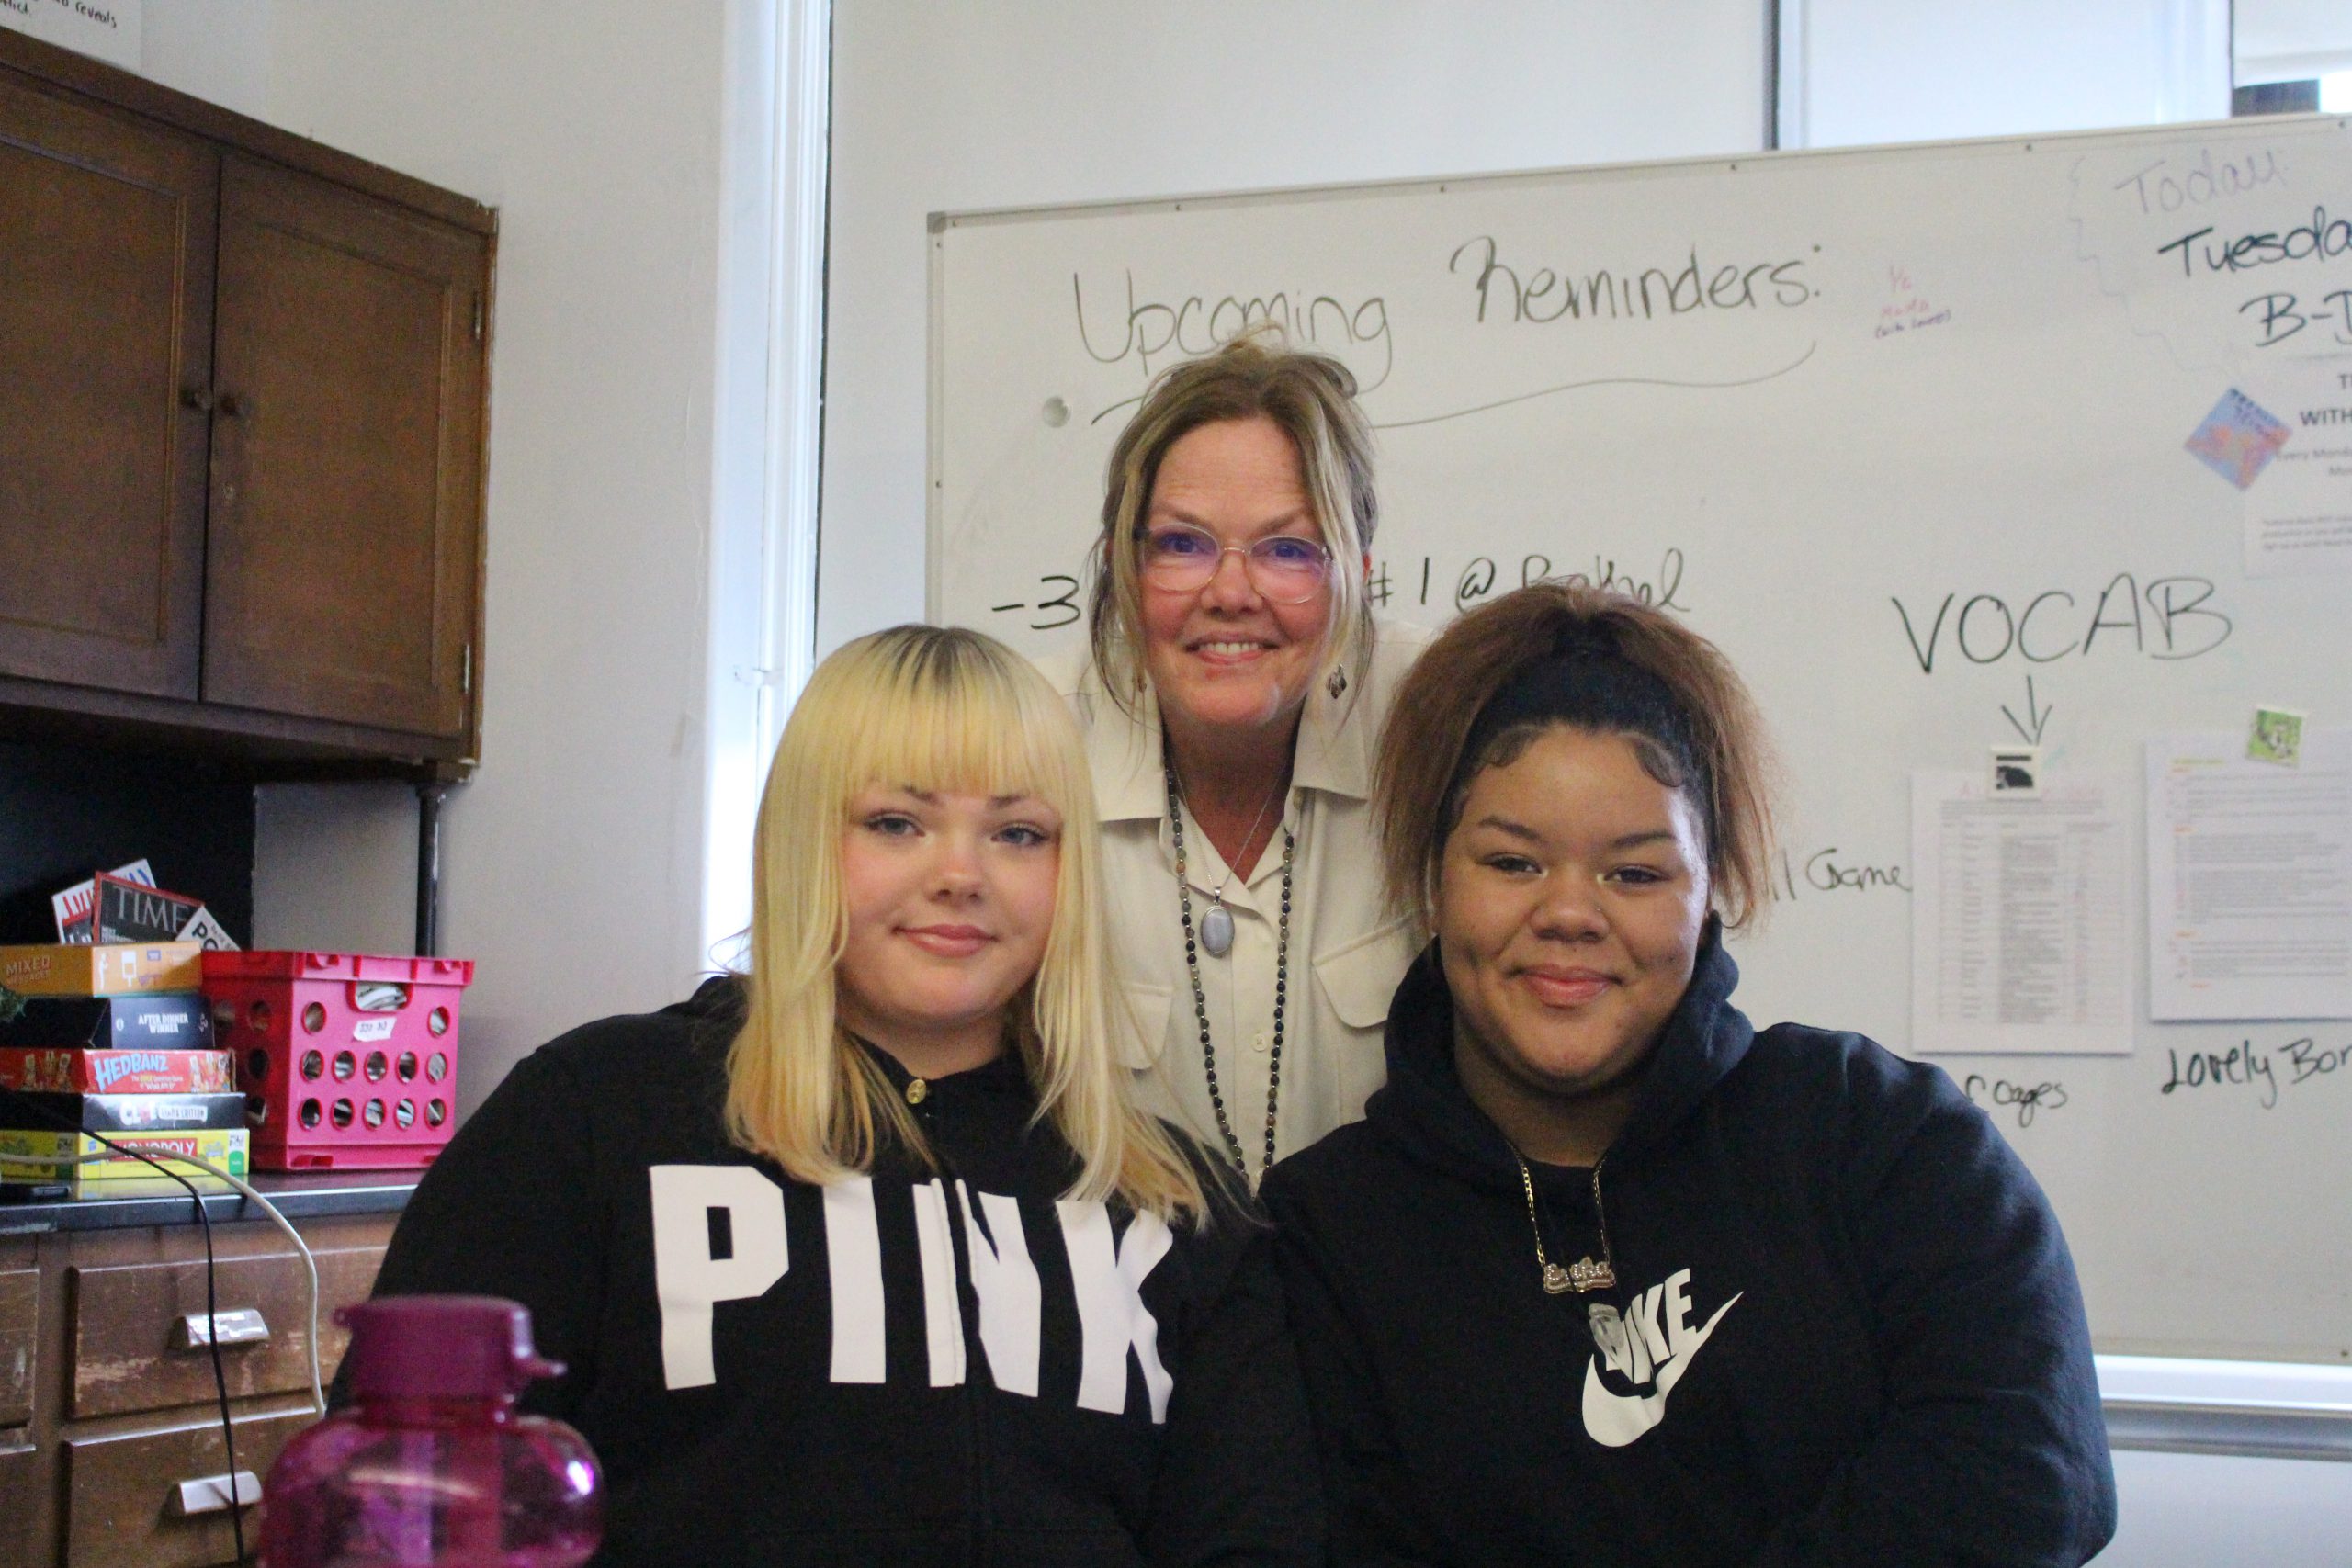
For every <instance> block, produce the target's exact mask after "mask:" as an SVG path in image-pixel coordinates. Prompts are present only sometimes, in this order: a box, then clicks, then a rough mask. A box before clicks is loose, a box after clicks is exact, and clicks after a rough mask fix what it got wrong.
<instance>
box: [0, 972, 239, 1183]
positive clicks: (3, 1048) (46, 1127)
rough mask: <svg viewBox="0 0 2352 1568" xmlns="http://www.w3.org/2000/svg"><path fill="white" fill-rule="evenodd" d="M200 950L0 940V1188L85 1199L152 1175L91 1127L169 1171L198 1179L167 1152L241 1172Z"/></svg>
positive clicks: (233, 1098)
mask: <svg viewBox="0 0 2352 1568" xmlns="http://www.w3.org/2000/svg"><path fill="white" fill-rule="evenodd" d="M203 953H204V948H203V946H202V944H200V943H198V942H148V943H97V944H81V943H66V944H59V945H54V946H39V947H0V1183H8V1184H12V1185H16V1186H18V1187H23V1186H27V1185H33V1186H38V1187H40V1188H41V1189H42V1190H44V1192H45V1193H47V1194H49V1195H54V1196H92V1197H96V1196H105V1195H107V1194H109V1193H112V1192H115V1191H118V1190H122V1185H121V1184H124V1183H129V1182H135V1181H148V1180H153V1179H158V1178H159V1176H160V1173H159V1172H158V1171H157V1170H156V1168H154V1167H153V1166H152V1165H150V1164H148V1163H147V1162H146V1161H145V1160H142V1159H138V1158H135V1157H132V1156H129V1155H126V1154H118V1153H115V1152H113V1151H111V1150H109V1149H107V1147H106V1145H105V1144H102V1143H100V1142H99V1141H98V1136H103V1137H104V1138H105V1139H106V1140H107V1142H109V1143H113V1144H117V1145H122V1146H123V1147H124V1148H127V1149H129V1148H135V1149H137V1150H138V1151H139V1152H140V1153H141V1154H144V1155H147V1156H150V1157H152V1158H155V1159H158V1160H161V1161H162V1162H163V1163H164V1167H165V1168H166V1169H168V1170H171V1171H173V1172H175V1173H176V1174H178V1175H182V1176H187V1177H190V1178H193V1179H202V1178H203V1172H202V1170H201V1168H199V1167H197V1166H193V1165H190V1164H187V1162H186V1160H184V1159H173V1158H171V1157H170V1156H174V1155H193V1156H196V1157H198V1158H199V1159H205V1160H209V1161H211V1162H212V1163H213V1164H215V1165H217V1166H219V1167H220V1168H221V1169H223V1170H226V1171H228V1172H230V1173H231V1174H232V1175H236V1176H243V1174H245V1170H246V1167H247V1165H248V1162H249V1159H250V1155H251V1145H250V1139H251V1134H250V1133H249V1132H248V1131H247V1129H246V1123H245V1097H244V1096H243V1094H242V1093H240V1092H238V1090H237V1088H236V1068H235V1063H234V1061H233V1060H232V1057H231V1055H230V1054H229V1053H228V1052H226V1051H222V1050H218V1049H215V1048H214V1042H213V1033H212V1020H211V1017H210V1015H209V1013H208V1012H207V1010H206V1008H205V1002H204V998H203V997H202V996H201V995H200V994H199V992H198V984H199V982H200V980H201V977H202V961H203V960H202V955H203ZM93 1134H96V1135H97V1136H94V1135H93ZM173 1186H174V1190H178V1189H177V1184H176V1183H175V1184H173ZM59 1189H62V1191H61V1190H59Z"/></svg>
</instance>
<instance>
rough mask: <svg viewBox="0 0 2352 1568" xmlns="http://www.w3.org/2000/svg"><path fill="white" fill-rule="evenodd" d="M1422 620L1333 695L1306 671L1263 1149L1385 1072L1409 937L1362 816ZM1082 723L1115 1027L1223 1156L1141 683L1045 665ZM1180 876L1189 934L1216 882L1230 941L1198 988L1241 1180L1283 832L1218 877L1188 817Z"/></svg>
mask: <svg viewBox="0 0 2352 1568" xmlns="http://www.w3.org/2000/svg"><path fill="white" fill-rule="evenodd" d="M1426 641H1427V637H1426V634H1424V633H1421V632H1419V631H1418V630H1417V629H1415V628H1412V627H1408V626H1382V627H1381V628H1380V632H1379V637H1378V640H1377V644H1376V650H1375V652H1374V656H1373V659H1372V661H1371V666H1370V669H1369V670H1368V671H1366V673H1365V675H1364V677H1363V679H1362V680H1361V681H1360V682H1358V683H1357V685H1358V688H1359V689H1353V690H1350V691H1348V692H1347V693H1345V694H1343V695H1342V696H1340V697H1337V698H1335V697H1333V696H1332V695H1331V694H1329V690H1328V689H1327V688H1326V687H1325V686H1323V685H1322V684H1321V683H1320V682H1318V683H1317V685H1316V687H1315V688H1314V691H1313V693H1312V694H1311V695H1310V696H1309V697H1308V698H1307V703H1306V713H1305V714H1304V715H1303V716H1301V719H1300V723H1299V731H1298V747H1297V751H1296V753H1295V758H1294V761H1293V764H1292V769H1291V787H1290V793H1289V795H1288V796H1287V798H1286V799H1285V800H1284V802H1283V827H1284V828H1285V829H1288V830H1289V831H1290V832H1291V833H1292V834H1293V835H1294V836H1295V839H1296V841H1297V847H1296V850H1295V855H1294V861H1293V866H1292V887H1291V916H1290V951H1289V959H1288V963H1287V965H1286V966H1285V971H1284V973H1283V976H1281V977H1282V979H1283V995H1284V998H1285V1004H1284V1006H1283V1042H1282V1074H1281V1086H1280V1092H1279V1093H1278V1094H1276V1095H1275V1096H1274V1097H1273V1100H1272V1104H1273V1108H1274V1112H1275V1123H1274V1134H1275V1136H1274V1147H1275V1156H1276V1157H1277V1158H1280V1157H1281V1156H1284V1155H1288V1154H1292V1153H1295V1151H1297V1150H1299V1149H1303V1148H1305V1147H1306V1146H1307V1145H1309V1144H1312V1143H1314V1142H1315V1141H1316V1140H1317V1139H1318V1138H1320V1137H1322V1136H1323V1134H1326V1133H1328V1132H1329V1131H1330V1130H1331V1129H1332V1128H1334V1127H1337V1126H1339V1125H1340V1123H1342V1122H1352V1121H1354V1120H1356V1119H1357V1118H1358V1117H1360V1116H1362V1115H1363V1102H1364V1100H1365V1099H1366V1098H1367V1097H1368V1096H1370V1095H1371V1093H1372V1091H1373V1090H1374V1089H1378V1088H1379V1087H1380V1085H1381V1084H1382V1082H1383V1081H1384V1080H1385V1078H1386V1077H1387V1069H1386V1064H1385V1057H1384V1055H1383V1047H1382V1032H1383V1025H1385V1023H1386V1021H1387V1019H1388V998H1389V996H1390V994H1391V993H1392V992H1394V991H1395V990H1396V988H1397V981H1399V980H1400V979H1402V978H1403V977H1404V974H1405V970H1406V969H1407V967H1408V966H1409V965H1410V964H1411V963H1412V961H1413V957H1414V955H1415V954H1416V953H1418V952H1419V948H1420V941H1419V934H1418V932H1417V931H1416V929H1415V925H1414V922H1413V921H1412V920H1411V919H1409V918H1405V919H1398V918H1394V917H1392V916H1390V915H1389V913H1388V912H1387V911H1386V910H1385V908H1383V906H1382V902H1381V894H1380V854H1379V848H1378V845H1377V843H1376V841H1375V839H1374V826H1373V816H1372V799H1371V795H1372V766H1373V750H1374V743H1375V741H1376V740H1377V739H1378V736H1379V727H1380V721H1381V719H1382V718H1383V717H1385V716H1386V714H1387V711H1388V703H1389V700H1390V698H1391V696H1392V694H1394V693H1395V691H1396V687H1397V679H1398V678H1399V677H1400V676H1402V675H1403V673H1404V671H1405V670H1406V668H1407V666H1408V665H1409V664H1410V663H1411V662H1412V660H1413V659H1414V657H1415V656H1416V655H1417V654H1419V652H1420V650H1421V648H1422V647H1423V646H1424V644H1425V643H1426ZM1046 675H1047V677H1048V679H1050V680H1052V681H1053V682H1054V684H1055V689H1056V690H1057V691H1059V692H1060V693H1062V694H1063V695H1064V697H1065V698H1066V699H1067V700H1068V701H1069V704H1070V706H1071V708H1072V710H1073V711H1074V712H1075V713H1076V714H1077V716H1078V719H1079V723H1080V726H1081V727H1082V728H1084V729H1085V730H1086V733H1087V750H1088V757H1089V761H1091V763H1092V766H1093V771H1094V791H1095V805H1096V813H1097V816H1098V818H1099V819H1100V821H1101V824H1102V829H1103V886H1104V896H1105V897H1106V899H1107V900H1108V903H1109V906H1110V907H1109V910H1108V917H1109V922H1110V929H1111V940H1112V950H1113V953H1114V959H1113V961H1114V964H1116V966H1117V971H1118V979H1119V984H1120V988H1121V990H1122V991H1123V992H1124V993H1125V1002H1126V1004H1127V1006H1126V1009H1125V1010H1126V1011H1127V1012H1128V1013H1129V1014H1131V1015H1132V1018H1131V1020H1126V1021H1122V1027H1125V1028H1129V1032H1128V1033H1127V1034H1126V1035H1125V1038H1123V1039H1122V1040H1121V1041H1120V1050H1121V1055H1122V1057H1123V1059H1124V1060H1125V1062H1126V1064H1127V1065H1128V1066H1130V1067H1132V1068H1134V1069H1135V1070H1136V1089H1137V1094H1138V1097H1139V1098H1140V1099H1141V1100H1142V1101H1143V1103H1144V1104H1145V1105H1146V1106H1148V1108H1149V1109H1151V1110H1153V1111H1157V1112H1159V1114H1160V1115H1163V1116H1166V1117H1168V1118H1170V1120H1172V1121H1174V1122H1178V1123H1180V1124H1181V1125H1182V1126H1185V1127H1187V1128H1189V1129H1191V1130H1192V1132H1193V1134H1196V1135H1197V1136H1198V1137H1200V1138H1201V1140H1202V1141H1203V1142H1204V1144H1205V1145H1207V1146H1208V1147H1209V1148H1210V1149H1212V1150H1214V1151H1216V1153H1217V1154H1218V1155H1219V1156H1224V1157H1227V1158H1230V1157H1231V1150H1230V1148H1229V1146H1228V1145H1227V1142H1226V1138H1225V1134H1223V1133H1222V1132H1221V1131H1220V1130H1219V1129H1218V1126H1217V1122H1216V1113H1215V1111H1214V1109H1213V1107H1212V1105H1211V1103H1210V1100H1209V1088H1208V1072H1207V1067H1206V1064H1205V1062H1204V1055H1203V1051H1202V1047H1201V1021H1200V1013H1199V1010H1197V1009H1196V1007H1195V1005H1194V999H1193V981H1192V977H1191V976H1190V975H1189V974H1188V973H1187V972H1186V968H1185V964H1184V931H1183V925H1182V920H1181V919H1180V917H1179V913H1178V908H1177V897H1176V842H1175V836H1174V834H1173V833H1172V832H1171V831H1170V827H1169V822H1168V786H1167V784H1166V782H1165V778H1164V775H1163V773H1162V772H1161V760H1160V746H1161V734H1160V728H1159V707H1158V705H1157V703H1156V702H1155V701H1154V698H1153V695H1152V694H1151V692H1150V691H1149V689H1148V688H1147V689H1146V690H1145V692H1144V693H1143V694H1142V696H1141V698H1140V699H1139V701H1138V703H1137V706H1136V714H1135V715H1134V716H1129V715H1127V714H1126V713H1125V712H1123V711H1122V710H1121V709H1120V707H1119V706H1118V705H1117V704H1116V703H1114V702H1113V701H1112V700H1111V698H1110V696H1109V695H1108V694H1107V693H1105V692H1104V690H1103V682H1102V677H1101V676H1100V675H1099V674H1098V673H1097V672H1096V671H1095V670H1094V668H1093V666H1092V664H1091V661H1089V660H1082V659H1067V660H1056V661H1053V662H1051V663H1048V664H1047V665H1046ZM1184 858H1185V863H1186V880H1187V881H1188V882H1189V883H1190V884H1191V886H1192V893H1193V929H1194V930H1195V931H1198V930H1199V928H1200V921H1201V918H1202V916H1203V914H1204V911H1205V910H1206V909H1207V908H1208V899H1209V893H1210V890H1211V889H1213V888H1215V887H1216V886H1218V885H1219V884H1224V885H1225V906H1226V908H1227V909H1228V910H1230V911H1231V912H1232V915H1233V947H1232V950H1231V951H1230V952H1228V953H1227V954H1226V955H1225V956H1224V957H1222V958H1216V957H1212V956H1211V955H1210V953H1209V952H1208V950H1207V949H1206V948H1203V949H1201V953H1200V972H1201V996H1200V1000H1201V1003H1202V1004H1204V1007H1205V1009H1206V1011H1207V1014H1208V1033H1209V1050H1210V1051H1211V1052H1213V1053H1214V1054H1215V1058H1216V1079H1217V1087H1218V1089H1219V1091H1220V1092H1221V1093H1222V1094H1223V1096H1224V1100H1225V1115H1226V1123H1227V1126H1228V1127H1230V1128H1231V1129H1232V1134H1233V1136H1234V1138H1236V1139H1237V1140H1238V1141H1239V1143H1240V1145H1241V1148H1242V1151H1243V1153H1244V1155H1245V1156H1247V1159H1248V1172H1249V1176H1250V1181H1251V1183H1252V1184H1253V1185H1254V1184H1255V1183H1256V1180H1257V1178H1258V1175H1259V1166H1260V1162H1261V1161H1262V1160H1263V1159H1264V1158H1265V1143H1266V1115H1267V1107H1268V1103H1269V1100H1268V1089H1269V1084H1270V1081H1271V1079H1272V1071H1273V1061H1274V1056H1273V1044H1274V987H1275V980H1276V977H1277V976H1276V963H1275V951H1276V946H1277V936H1278V934H1279V922H1280V919H1281V912H1282V893H1283V855H1282V839H1281V836H1280V835H1279V834H1277V835H1276V836H1275V838H1274V840H1273V841H1272V844H1271V845H1270V846H1269V847H1268V848H1267V850H1266V851H1265V852H1263V853H1261V855H1260V856H1259V857H1258V864H1257V866H1256V868H1255V869H1254V870H1253V871H1252V872H1251V873H1250V876H1249V878H1248V880H1247V881H1244V880H1243V879H1241V878H1239V877H1234V878H1232V879H1231V880H1230V881H1227V867H1226V864H1225V861H1224V859H1223V857H1221V856H1220V855H1219V854H1218V853H1217V852H1216V847H1215V846H1214V845H1212V844H1211V843H1210V842H1209V838H1208V835H1207V834H1206V833H1204V832H1203V831H1202V830H1201V829H1200V826H1199V824H1198V823H1196V822H1194V821H1193V817H1192V813H1191V812H1190V811H1189V810H1187V811H1186V812H1185V815H1184Z"/></svg>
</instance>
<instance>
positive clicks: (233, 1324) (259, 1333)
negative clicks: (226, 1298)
mask: <svg viewBox="0 0 2352 1568" xmlns="http://www.w3.org/2000/svg"><path fill="white" fill-rule="evenodd" d="M268 1342H269V1324H268V1322H267V1321H266V1319H265V1318H263V1316H262V1315H261V1309H260V1308H258V1307H239V1308H237V1309H236V1310H235V1311H234V1312H222V1313H215V1314H213V1315H212V1316H210V1317H209V1318H208V1317H206V1316H205V1315H204V1314H202V1313H200V1312H191V1313H185V1314H181V1315H180V1316H179V1317H177V1318H175V1319H174V1320H173V1321H172V1348H173V1349H175V1350H201V1349H203V1348H206V1347H207V1346H210V1345H215V1344H218V1345H266V1344H267V1343H268Z"/></svg>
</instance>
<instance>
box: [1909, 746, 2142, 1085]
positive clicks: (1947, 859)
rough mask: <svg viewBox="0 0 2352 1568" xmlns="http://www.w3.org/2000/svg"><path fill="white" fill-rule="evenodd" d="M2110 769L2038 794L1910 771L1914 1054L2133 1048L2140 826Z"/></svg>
mask: <svg viewBox="0 0 2352 1568" xmlns="http://www.w3.org/2000/svg"><path fill="white" fill-rule="evenodd" d="M2125 813H2126V808H2125V791H2124V789H2123V787H2122V786H2121V785H2120V783H2119V782H2118V781H2116V780H2113V779H2109V778H2108V777H2106V776H2104V775H2087V776H2086V775H2081V774H2066V773H2052V774H2049V775H2046V776H2045V777H2044V778H2043V780H2042V782H2041V792H2040V793H2039V794H2038V795H2034V796H2032V797H2031V798H2030V799H2019V798H2018V797H2017V796H2015V795H1995V794H1994V793H1993V791H1992V786H1991V784H1990V782H1989V781H1988V780H1987V779H1985V777H1983V776H1982V775H1980V774H1974V773H1944V772H1920V773H1913V774H1912V775H1911V863H1912V867H1913V874H1914V875H1916V876H1917V879H1918V880H1917V887H1916V890H1915V892H1914V893H1913V895H1912V898H1911V1048H1912V1049H1913V1050H1914V1051H1915V1052H1917V1053H1920V1054H1922V1055H1932V1054H1935V1053H1939V1052H1941V1053H1951V1054H1972V1053H1976V1052H2006V1053H2012V1054H2018V1055H2028V1054H2032V1055H2041V1054H2055V1053H2064V1054H2082V1053H2099V1054H2104V1055H2123V1054H2126V1053H2128V1052H2130V1051H2131V1023H2132V986H2131V827H2130V824H2129V819H2128V818H2127V816H2126V814H2125Z"/></svg>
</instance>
